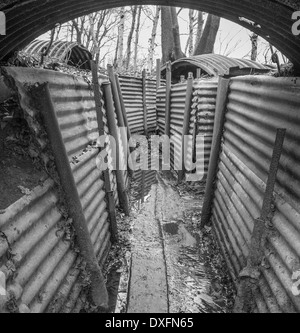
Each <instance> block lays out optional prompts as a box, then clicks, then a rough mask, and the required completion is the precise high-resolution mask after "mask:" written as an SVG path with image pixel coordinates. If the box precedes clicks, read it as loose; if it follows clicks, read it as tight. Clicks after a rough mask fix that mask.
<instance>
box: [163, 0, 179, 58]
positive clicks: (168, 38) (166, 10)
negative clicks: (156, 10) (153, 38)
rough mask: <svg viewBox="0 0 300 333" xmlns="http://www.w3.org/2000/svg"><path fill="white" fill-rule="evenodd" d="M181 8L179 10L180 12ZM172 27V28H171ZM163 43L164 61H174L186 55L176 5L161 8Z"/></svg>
mask: <svg viewBox="0 0 300 333" xmlns="http://www.w3.org/2000/svg"><path fill="white" fill-rule="evenodd" d="M180 11H181V10H179V12H180ZM170 27H172V29H170ZM161 29H162V30H161V45H162V62H163V63H166V62H167V61H174V60H176V59H180V58H183V57H185V54H184V53H183V52H182V49H181V42H180V32H179V25H178V18H177V12H176V8H175V7H166V6H162V8H161Z"/></svg>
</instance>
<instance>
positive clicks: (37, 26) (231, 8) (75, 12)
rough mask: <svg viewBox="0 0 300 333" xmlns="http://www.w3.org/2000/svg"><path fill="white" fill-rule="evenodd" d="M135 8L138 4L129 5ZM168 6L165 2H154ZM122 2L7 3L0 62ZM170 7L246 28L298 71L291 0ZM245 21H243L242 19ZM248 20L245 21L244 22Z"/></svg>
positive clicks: (215, 0)
mask: <svg viewBox="0 0 300 333" xmlns="http://www.w3.org/2000/svg"><path fill="white" fill-rule="evenodd" d="M128 4H130V5H134V4H136V5H138V4H139V1H138V0H135V1H131V2H130V3H128ZM157 4H160V5H170V3H167V2H166V1H165V0H160V1H158V2H157ZM124 5H126V3H124V1H121V0H114V1H111V2H109V3H107V2H106V1H103V0H100V1H99V0H88V1H86V2H84V3H83V2H82V1H79V0H48V1H42V0H32V1H22V2H20V1H19V0H9V1H5V2H4V3H2V4H0V9H1V10H2V11H4V12H5V13H6V15H7V35H6V36H4V38H1V41H0V54H1V59H3V58H4V57H6V56H7V55H9V54H10V53H11V52H14V51H15V50H18V49H22V48H23V47H25V46H26V45H27V44H28V43H30V42H31V41H32V40H34V39H35V38H37V37H38V36H40V35H42V34H43V33H45V32H47V31H48V30H49V29H52V28H53V27H54V26H55V24H56V23H57V22H60V23H63V22H67V21H69V20H71V19H74V18H76V17H79V16H82V15H86V14H89V13H93V12H95V11H98V10H101V9H106V8H112V7H121V6H124ZM172 6H177V7H182V6H187V7H191V8H194V9H198V10H200V11H204V12H207V13H211V14H214V15H217V16H220V17H224V18H226V19H228V20H231V21H233V22H236V23H238V24H240V25H242V26H243V27H246V28H249V29H250V30H253V31H254V32H256V33H258V34H259V35H260V36H262V37H263V38H265V39H266V40H268V41H269V42H270V43H272V44H273V45H274V46H275V47H277V48H278V49H279V50H280V51H282V52H283V53H285V54H286V55H287V56H288V57H289V58H290V59H291V61H293V62H294V63H295V65H296V66H297V67H298V68H300V60H299V59H300V46H299V36H294V35H293V34H292V31H291V24H292V21H291V16H292V12H293V11H295V10H297V9H299V3H298V2H296V1H295V0H290V1H287V0H286V1H284V0H261V1H259V2H257V3H256V4H255V6H254V5H253V1H252V0H243V2H242V3H241V1H240V0H226V1H225V2H224V0H211V1H199V0H189V1H179V0H174V1H172ZM243 18H245V19H246V20H245V19H243ZM247 20H248V21H247Z"/></svg>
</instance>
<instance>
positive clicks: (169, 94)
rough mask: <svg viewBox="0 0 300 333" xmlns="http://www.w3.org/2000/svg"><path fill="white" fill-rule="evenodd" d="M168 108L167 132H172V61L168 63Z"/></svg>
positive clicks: (166, 115) (166, 117) (166, 112)
mask: <svg viewBox="0 0 300 333" xmlns="http://www.w3.org/2000/svg"><path fill="white" fill-rule="evenodd" d="M166 79H167V81H166V110H165V134H166V135H168V136H170V134H171V89H172V67H171V62H170V61H168V62H167V64H166Z"/></svg>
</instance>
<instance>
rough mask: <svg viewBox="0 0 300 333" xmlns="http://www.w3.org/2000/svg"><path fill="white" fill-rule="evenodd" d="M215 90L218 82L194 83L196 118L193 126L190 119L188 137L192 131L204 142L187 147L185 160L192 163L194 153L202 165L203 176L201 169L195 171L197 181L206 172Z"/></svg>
mask: <svg viewBox="0 0 300 333" xmlns="http://www.w3.org/2000/svg"><path fill="white" fill-rule="evenodd" d="M217 89H218V81H217V80H216V79H205V80H203V79H202V80H195V81H194V92H193V104H192V115H195V117H196V118H195V125H194V124H193V123H192V121H193V119H194V117H192V119H191V122H190V135H193V131H195V134H196V135H201V136H204V140H203V145H202V144H200V145H199V144H198V145H197V144H196V143H195V142H194V144H193V146H192V147H191V146H189V149H188V155H187V156H188V159H187V160H188V161H192V158H191V155H192V153H194V154H195V157H196V158H197V161H198V163H202V165H204V170H203V171H204V174H202V168H201V169H199V168H197V169H196V172H198V173H199V172H201V174H200V173H199V175H198V176H199V177H197V179H199V180H204V179H205V178H206V176H207V171H208V164H209V158H210V153H211V146H212V137H213V130H214V118H215V110H216V98H217ZM192 126H195V128H192ZM201 142H202V141H201ZM191 148H193V149H191ZM189 169H191V168H189Z"/></svg>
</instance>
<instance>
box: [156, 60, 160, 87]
mask: <svg viewBox="0 0 300 333" xmlns="http://www.w3.org/2000/svg"><path fill="white" fill-rule="evenodd" d="M160 81H161V74H160V59H156V90H157V89H158V88H159V87H160Z"/></svg>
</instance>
